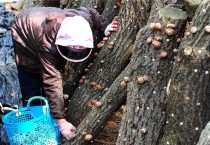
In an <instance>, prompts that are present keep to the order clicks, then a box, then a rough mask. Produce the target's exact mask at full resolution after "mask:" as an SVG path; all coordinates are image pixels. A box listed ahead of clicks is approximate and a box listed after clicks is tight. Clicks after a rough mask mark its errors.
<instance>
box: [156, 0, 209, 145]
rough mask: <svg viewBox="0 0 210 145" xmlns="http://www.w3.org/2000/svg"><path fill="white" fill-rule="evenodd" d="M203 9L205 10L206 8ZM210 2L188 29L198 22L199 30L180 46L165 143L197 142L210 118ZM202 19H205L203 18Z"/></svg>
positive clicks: (204, 4) (204, 2) (206, 2)
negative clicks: (209, 24)
mask: <svg viewBox="0 0 210 145" xmlns="http://www.w3.org/2000/svg"><path fill="white" fill-rule="evenodd" d="M203 10H206V11H205V12H204V11H203ZM209 15H210V2H209V1H207V0H204V1H203V2H202V3H201V4H200V6H199V7H198V9H197V10H196V12H195V17H194V18H193V21H192V23H191V25H190V26H189V28H188V29H187V30H186V32H189V31H190V29H191V28H192V27H193V26H195V27H197V28H198V31H197V33H195V34H191V35H189V34H188V35H186V34H187V33H185V37H184V38H183V41H182V43H181V45H180V47H179V49H180V50H179V53H178V56H177V58H176V63H175V65H174V68H173V71H172V75H171V81H170V83H169V86H170V87H169V88H170V89H169V90H170V94H169V100H170V103H169V106H168V107H169V111H168V118H167V122H166V123H167V125H166V128H165V133H164V136H163V138H162V140H161V143H160V144H162V145H164V144H185V145H194V144H196V143H197V141H198V139H199V135H200V133H201V131H202V129H203V128H204V126H205V125H206V124H207V122H208V121H209V119H210V115H209V109H210V106H209V104H208V102H209V101H210V99H209V95H210V92H209V79H210V78H209V67H210V64H209V61H210V59H209V47H210V43H209V39H210V35H209V34H208V33H206V32H205V30H204V27H205V26H206V25H207V24H208V23H206V22H209V21H210V19H209ZM201 20H202V21H201Z"/></svg>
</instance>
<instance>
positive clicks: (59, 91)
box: [39, 47, 65, 118]
mask: <svg viewBox="0 0 210 145" xmlns="http://www.w3.org/2000/svg"><path fill="white" fill-rule="evenodd" d="M42 49H45V47H43V48H42ZM39 58H40V61H41V64H42V65H41V72H42V78H43V87H44V91H45V94H46V97H47V99H48V101H49V105H50V110H51V114H52V116H53V117H54V118H64V117H65V114H64V109H65V107H64V99H63V84H62V72H61V70H62V69H61V68H60V67H61V66H62V64H59V63H58V62H56V60H57V58H56V57H54V55H53V54H49V52H47V51H42V52H41V53H40V54H39Z"/></svg>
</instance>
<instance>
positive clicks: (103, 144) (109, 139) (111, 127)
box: [0, 0, 123, 145]
mask: <svg viewBox="0 0 210 145" xmlns="http://www.w3.org/2000/svg"><path fill="white" fill-rule="evenodd" d="M6 1H7V0H0V2H6ZM14 1H16V0H9V1H7V2H6V5H5V7H6V9H7V10H8V11H12V10H11V6H12V4H11V3H10V2H13V3H14ZM122 114H123V107H121V108H120V109H119V111H117V112H116V113H115V114H114V115H113V116H112V117H111V118H110V119H109V120H108V121H107V124H106V126H105V127H104V129H103V130H102V132H101V133H100V134H99V135H98V136H97V138H95V139H94V141H92V142H91V144H92V145H115V144H116V140H117V136H118V131H119V127H120V121H121V118H122Z"/></svg>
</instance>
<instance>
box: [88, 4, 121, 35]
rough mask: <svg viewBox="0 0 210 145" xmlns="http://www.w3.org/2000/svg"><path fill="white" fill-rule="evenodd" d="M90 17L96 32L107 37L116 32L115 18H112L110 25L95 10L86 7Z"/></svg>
mask: <svg viewBox="0 0 210 145" xmlns="http://www.w3.org/2000/svg"><path fill="white" fill-rule="evenodd" d="M86 8H87V9H88V10H89V12H90V14H91V15H92V21H93V23H94V26H95V28H96V29H97V30H99V31H101V32H103V33H104V35H105V36H109V35H110V34H111V32H115V31H116V30H117V17H114V19H113V21H112V22H111V23H109V22H108V20H107V19H106V18H104V17H103V16H102V15H100V14H99V13H98V12H97V11H96V10H95V9H92V8H88V7H86Z"/></svg>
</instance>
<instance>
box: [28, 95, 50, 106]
mask: <svg viewBox="0 0 210 145" xmlns="http://www.w3.org/2000/svg"><path fill="white" fill-rule="evenodd" d="M35 99H40V100H43V101H44V102H45V106H46V108H49V104H48V101H47V100H46V99H45V98H44V97H41V96H34V97H31V98H30V99H29V100H28V102H27V108H30V103H31V101H33V100H35Z"/></svg>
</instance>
